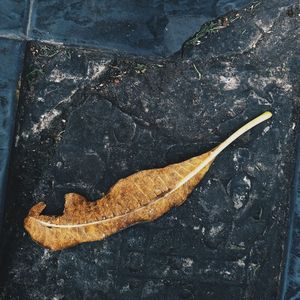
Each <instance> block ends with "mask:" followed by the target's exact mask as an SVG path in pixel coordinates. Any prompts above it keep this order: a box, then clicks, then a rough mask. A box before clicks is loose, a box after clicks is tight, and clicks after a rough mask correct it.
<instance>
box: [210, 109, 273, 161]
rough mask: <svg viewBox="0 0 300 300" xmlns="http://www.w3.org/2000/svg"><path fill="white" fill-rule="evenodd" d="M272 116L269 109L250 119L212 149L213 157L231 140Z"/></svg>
mask: <svg viewBox="0 0 300 300" xmlns="http://www.w3.org/2000/svg"><path fill="white" fill-rule="evenodd" d="M271 117H272V113H271V112H269V111H266V112H264V113H263V114H261V115H259V116H258V117H256V118H255V119H253V120H251V121H250V122H248V123H247V124H245V125H244V126H242V127H241V128H240V129H238V130H237V131H236V132H234V133H233V134H232V135H231V136H229V137H228V138H227V139H226V140H225V141H224V142H223V143H221V144H220V145H219V146H218V147H217V148H215V149H214V150H213V151H212V153H211V154H212V155H213V158H215V157H216V156H217V155H218V154H220V153H221V152H222V151H223V150H224V149H225V148H227V147H228V146H229V145H230V144H231V143H232V142H234V141H235V140H236V139H237V138H239V137H240V136H241V135H243V134H244V133H245V132H247V131H248V130H250V129H251V128H253V127H255V126H256V125H258V124H260V123H262V122H264V121H266V120H268V119H269V118H271Z"/></svg>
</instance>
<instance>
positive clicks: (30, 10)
mask: <svg viewBox="0 0 300 300" xmlns="http://www.w3.org/2000/svg"><path fill="white" fill-rule="evenodd" d="M29 1H30V2H29V10H28V18H27V27H26V32H25V34H26V37H27V38H28V36H29V32H30V29H31V23H32V10H33V3H34V0H29Z"/></svg>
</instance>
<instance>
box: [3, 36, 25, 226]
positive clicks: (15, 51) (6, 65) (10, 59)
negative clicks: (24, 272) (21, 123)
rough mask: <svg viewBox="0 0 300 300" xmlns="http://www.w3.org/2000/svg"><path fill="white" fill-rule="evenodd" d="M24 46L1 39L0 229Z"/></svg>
mask: <svg viewBox="0 0 300 300" xmlns="http://www.w3.org/2000/svg"><path fill="white" fill-rule="evenodd" d="M23 46H24V45H23V44H22V43H21V42H16V41H9V40H5V39H0V61H1V64H0V228H1V223H2V214H3V207H4V198H5V190H6V179H7V171H8V163H9V156H10V146H11V142H12V138H13V130H14V123H15V112H16V107H17V93H18V91H17V88H18V81H19V78H20V71H21V69H22V62H23V54H24V47H23Z"/></svg>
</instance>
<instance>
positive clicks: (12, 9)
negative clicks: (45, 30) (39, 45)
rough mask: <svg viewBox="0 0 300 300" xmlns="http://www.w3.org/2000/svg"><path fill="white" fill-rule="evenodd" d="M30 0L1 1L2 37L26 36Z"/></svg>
mask: <svg viewBox="0 0 300 300" xmlns="http://www.w3.org/2000/svg"><path fill="white" fill-rule="evenodd" d="M28 6H29V0H1V2H0V35H2V36H10V37H16V36H18V37H20V36H24V35H25V33H26V26H27V8H28Z"/></svg>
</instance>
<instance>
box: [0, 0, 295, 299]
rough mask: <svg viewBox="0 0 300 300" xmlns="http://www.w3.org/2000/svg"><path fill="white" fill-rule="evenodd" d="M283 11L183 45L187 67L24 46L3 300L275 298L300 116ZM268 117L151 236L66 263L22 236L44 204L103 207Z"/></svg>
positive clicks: (288, 21) (88, 248)
mask: <svg viewBox="0 0 300 300" xmlns="http://www.w3.org/2000/svg"><path fill="white" fill-rule="evenodd" d="M291 2H292V1H291ZM289 4H290V2H289V1H285V3H284V4H282V3H281V4H280V5H279V4H278V3H277V4H276V3H273V7H272V10H273V12H274V15H272V16H270V19H269V20H265V19H263V20H260V21H261V22H259V20H258V19H257V18H254V17H253V15H254V14H255V15H256V16H259V14H260V13H261V12H262V11H264V9H267V6H268V5H269V4H268V3H266V4H261V5H260V6H258V7H256V8H252V9H250V10H246V11H244V12H242V13H241V14H240V18H239V19H237V20H235V21H234V22H233V23H232V24H230V26H228V27H227V28H225V29H223V30H220V31H219V32H217V33H215V34H213V35H209V36H207V37H206V38H204V39H203V40H202V41H201V43H200V44H199V45H198V46H191V45H187V47H186V48H185V51H184V53H183V54H184V55H183V58H182V57H180V56H175V57H172V59H169V60H161V61H149V60H141V59H132V58H128V57H122V56H114V55H107V54H103V53H101V52H98V51H86V50H75V49H71V48H64V47H54V46H49V45H37V44H34V43H32V44H30V45H29V46H28V49H27V60H26V65H27V68H26V70H25V72H24V78H23V90H22V94H21V103H20V109H19V115H18V126H17V132H16V137H15V148H14V153H13V165H12V169H11V178H10V179H11V180H10V181H11V184H13V186H14V188H13V189H10V194H9V198H8V201H7V203H8V208H7V215H6V223H5V230H4V235H3V241H4V242H3V253H4V256H5V257H6V259H5V261H4V262H2V265H1V289H0V296H1V297H2V298H4V299H141V298H142V299H274V298H276V296H278V289H279V276H280V273H281V268H282V259H283V258H282V256H283V245H284V243H285V240H286V234H287V213H288V209H289V193H290V187H291V180H292V177H293V170H294V159H295V141H296V131H297V128H298V123H297V122H298V119H297V115H298V113H299V87H298V86H297V84H298V82H299V73H298V67H297V66H299V58H298V57H297V56H296V55H295V49H298V48H299V42H298V41H299V32H298V31H297V30H296V29H297V28H299V19H298V18H296V17H291V16H289V14H288V13H287V10H288V5H289ZM276 5H277V6H276ZM282 5H284V6H283V7H282ZM233 17H234V16H233ZM262 22H265V23H264V24H265V25H261V27H258V26H259V25H258V24H262ZM267 23H268V24H269V27H268V30H267V31H266V32H265V31H264V30H263V29H261V30H260V28H265V26H267V25H266V24H267ZM255 24H256V25H255ZM270 24H271V25H270ZM239 31H240V32H243V34H242V33H239ZM237 36H238V37H239V38H237ZM220 40H222V41H224V43H222V44H221V45H220ZM219 45H220V46H221V48H218V46H219ZM210 49H215V50H214V51H210ZM222 49H223V50H222ZM222 51H224V52H222ZM203 53H204V54H203ZM266 110H271V111H272V112H273V114H274V117H273V118H272V119H271V120H270V121H268V122H267V123H265V124H264V125H261V126H259V127H257V128H255V129H254V130H252V131H251V132H249V133H247V134H246V135H244V136H243V137H242V138H241V139H239V140H238V141H237V142H235V143H234V144H233V145H232V146H231V147H230V148H228V149H227V150H226V151H225V152H224V153H223V154H222V155H221V156H220V157H219V158H218V159H217V160H216V161H215V163H214V164H213V166H212V168H211V170H210V171H209V173H208V174H207V176H206V177H205V179H204V180H203V181H202V183H201V184H200V185H199V186H198V187H197V188H196V189H195V190H194V192H193V193H192V194H191V196H190V197H189V198H188V200H187V201H186V203H185V204H184V205H182V206H181V207H178V208H175V209H173V210H171V211H170V212H169V213H168V214H166V215H165V216H163V217H161V218H160V219H158V220H157V221H155V222H151V223H147V224H140V225H137V226H134V227H132V228H129V229H126V230H124V231H122V232H120V233H117V234H115V235H113V236H111V237H109V238H107V239H106V240H104V241H99V242H94V243H88V244H83V245H79V246H76V247H74V248H71V249H67V250H64V251H60V252H51V251H49V250H45V249H43V248H41V247H40V246H38V245H36V244H34V243H33V242H32V241H31V240H30V238H29V237H28V235H27V234H26V233H25V232H24V229H23V225H22V222H23V219H24V217H25V216H26V214H27V213H28V210H29V208H30V207H31V206H32V205H34V204H35V203H37V202H38V201H44V202H46V203H47V209H46V212H47V213H51V214H58V213H60V212H62V209H63V204H64V203H63V202H64V201H63V195H64V194H65V193H67V192H72V191H73V192H79V193H81V194H83V195H85V196H87V197H88V198H89V199H90V200H95V199H97V198H99V197H100V195H101V194H102V193H105V192H107V191H108V189H109V187H110V186H111V185H112V184H114V183H115V182H116V181H117V180H118V179H120V178H123V177H126V176H128V175H129V174H132V173H134V172H136V171H138V170H142V169H148V168H155V167H162V166H165V165H167V164H170V163H174V162H178V161H181V160H184V159H187V158H189V157H191V156H193V155H196V154H199V153H201V152H204V151H206V150H208V149H211V148H212V147H214V146H216V145H217V144H218V143H219V142H221V141H223V139H224V138H225V137H227V136H228V135H229V134H230V133H231V132H232V131H233V130H235V129H236V128H237V127H239V126H240V125H242V124H243V123H245V122H246V120H248V119H250V118H253V117H255V116H256V115H258V114H260V113H261V112H263V111H266Z"/></svg>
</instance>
